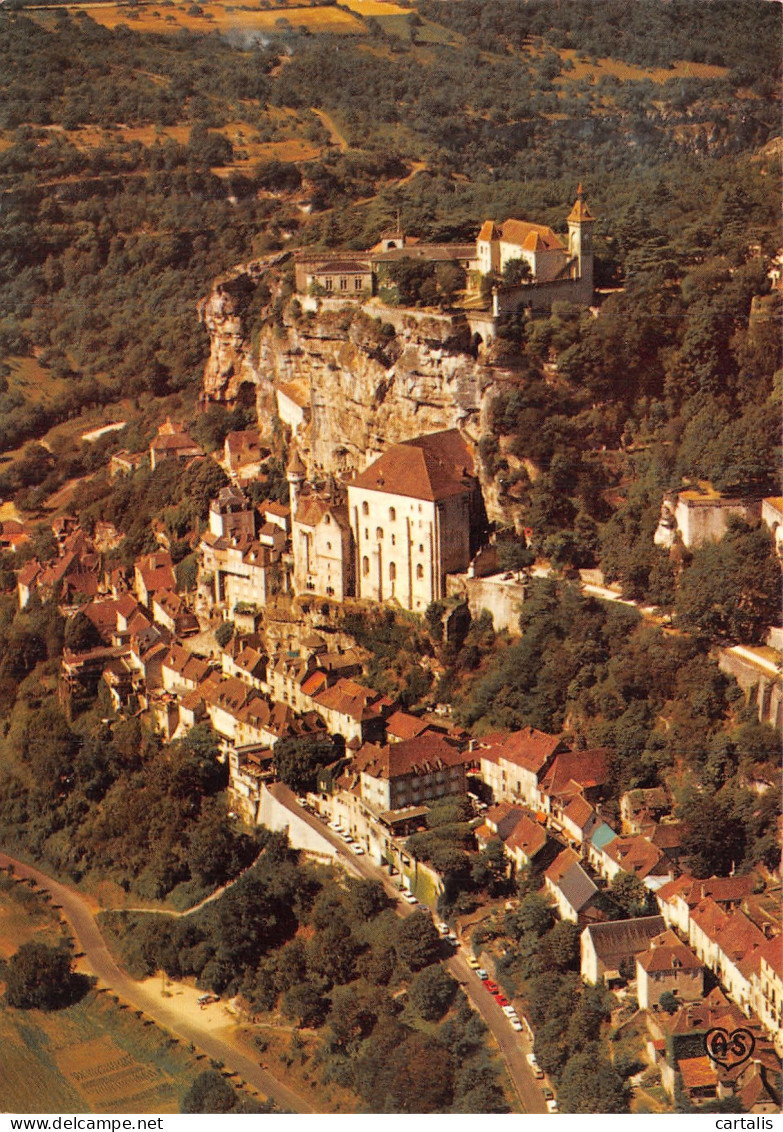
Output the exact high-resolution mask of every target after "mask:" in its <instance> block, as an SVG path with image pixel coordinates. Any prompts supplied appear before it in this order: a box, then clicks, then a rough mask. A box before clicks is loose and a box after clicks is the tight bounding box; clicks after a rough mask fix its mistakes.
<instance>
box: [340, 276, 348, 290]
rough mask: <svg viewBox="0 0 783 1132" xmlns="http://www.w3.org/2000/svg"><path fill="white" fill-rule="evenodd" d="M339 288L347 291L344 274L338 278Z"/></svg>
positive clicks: (346, 281)
mask: <svg viewBox="0 0 783 1132" xmlns="http://www.w3.org/2000/svg"><path fill="white" fill-rule="evenodd" d="M340 290H341V291H347V290H348V280H347V279H346V278H345V277H344V276H343V277H342V278H341V279H340Z"/></svg>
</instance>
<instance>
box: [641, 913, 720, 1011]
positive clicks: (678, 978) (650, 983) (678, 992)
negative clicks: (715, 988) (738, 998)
mask: <svg viewBox="0 0 783 1132" xmlns="http://www.w3.org/2000/svg"><path fill="white" fill-rule="evenodd" d="M652 918H653V919H657V918H658V917H652ZM666 992H669V993H671V994H673V995H674V996H675V997H676V998H678V999H679V1000H680V1001H681V1002H698V1001H699V1000H700V999H701V996H702V994H703V993H704V965H703V964H702V962H701V960H700V959H697V957H696V956H695V955H694V954H693V952H692V951H691V950H690V948H689V947H686V946H685V944H684V943H681V942H680V940H679V939H678V938H677V936H676V935H675V933H674V932H673V931H672V930H671V928H667V929H666V930H665V931H663V932H661V933H660V935H656V936H653V938H652V939H651V940H650V941H649V946H648V949H647V950H646V951H642V952H641V953H640V954H639V955H637V956H636V997H637V1000H638V1002H639V1008H640V1009H641V1010H657V1009H658V1006H659V1003H660V1001H661V995H662V994H665V993H666Z"/></svg>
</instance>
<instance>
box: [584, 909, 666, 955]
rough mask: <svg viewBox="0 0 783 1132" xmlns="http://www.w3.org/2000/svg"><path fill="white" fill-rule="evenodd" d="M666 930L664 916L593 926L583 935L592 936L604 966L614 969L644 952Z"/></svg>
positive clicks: (643, 917)
mask: <svg viewBox="0 0 783 1132" xmlns="http://www.w3.org/2000/svg"><path fill="white" fill-rule="evenodd" d="M665 930H666V921H665V920H664V918H663V916H634V917H633V918H632V919H629V920H610V921H607V922H606V923H603V924H590V925H589V926H588V927H586V928H585V930H584V932H583V933H582V934H583V935H585V934H586V935H588V936H589V938H590V941H591V942H592V945H593V948H594V949H595V953H596V955H597V956H598V958H599V959H600V960H601V962H602V963H604V964H605V965H606V966H607V967H613V968H614V967H619V965H620V963H621V962H622V960H623V959H630V958H631V956H633V955H636V954H638V952H640V951H644V950H645V948H647V947H649V944H650V940H651V939H654V938H655V936H657V935H660V934H661V932H663V931H665Z"/></svg>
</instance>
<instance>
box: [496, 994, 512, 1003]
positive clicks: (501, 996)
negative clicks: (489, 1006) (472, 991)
mask: <svg viewBox="0 0 783 1132" xmlns="http://www.w3.org/2000/svg"><path fill="white" fill-rule="evenodd" d="M494 997H495V1002H496V1003H497V1004H498V1006H509V1005H510V1003H509V1001H508V999H507V998H506V996H505V995H504V994H496V995H495V996H494Z"/></svg>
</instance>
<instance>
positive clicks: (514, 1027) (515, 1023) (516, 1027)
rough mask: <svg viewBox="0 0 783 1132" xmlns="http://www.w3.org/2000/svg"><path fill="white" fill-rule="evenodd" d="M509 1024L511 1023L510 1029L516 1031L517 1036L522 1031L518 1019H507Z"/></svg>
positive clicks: (522, 1027)
mask: <svg viewBox="0 0 783 1132" xmlns="http://www.w3.org/2000/svg"><path fill="white" fill-rule="evenodd" d="M509 1022H510V1023H511V1029H512V1030H516V1032H517V1033H518V1034H520V1033H521V1032H522V1030H524V1026H523V1025H522V1023H521V1022H520V1021H519V1019H518V1018H509Z"/></svg>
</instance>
